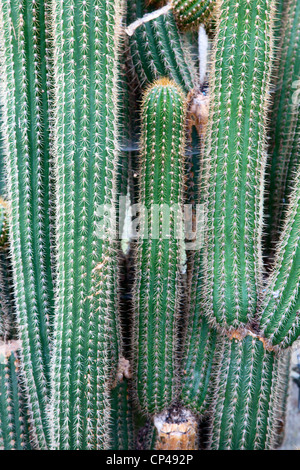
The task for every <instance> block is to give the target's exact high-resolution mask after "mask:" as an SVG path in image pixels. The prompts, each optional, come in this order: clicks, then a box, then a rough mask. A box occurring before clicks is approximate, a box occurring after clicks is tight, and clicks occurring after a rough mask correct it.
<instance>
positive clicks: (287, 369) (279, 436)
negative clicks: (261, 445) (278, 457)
mask: <svg viewBox="0 0 300 470" xmlns="http://www.w3.org/2000/svg"><path fill="white" fill-rule="evenodd" d="M278 377H279V378H280V380H279V384H278V386H280V387H281V391H282V393H281V394H280V396H279V401H278V409H279V414H278V430H277V432H276V441H275V447H276V448H278V447H279V446H281V445H282V443H283V441H284V437H285V431H286V415H287V407H288V398H289V390H290V382H291V350H290V349H287V350H285V351H283V352H282V353H281V355H280V363H279V369H278Z"/></svg>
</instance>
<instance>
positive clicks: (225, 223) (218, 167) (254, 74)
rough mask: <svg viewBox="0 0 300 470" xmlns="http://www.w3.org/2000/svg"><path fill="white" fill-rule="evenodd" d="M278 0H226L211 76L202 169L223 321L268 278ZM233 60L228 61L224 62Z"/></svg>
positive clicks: (211, 284)
mask: <svg viewBox="0 0 300 470" xmlns="http://www.w3.org/2000/svg"><path fill="white" fill-rule="evenodd" d="M273 10H274V3H273V2H269V1H261V0H259V1H249V2H248V3H247V8H246V9H245V8H244V5H242V4H241V3H237V2H234V1H228V0H225V1H223V2H221V4H220V9H219V12H218V15H219V16H218V24H217V32H216V38H215V43H214V57H213V70H212V72H211V76H212V78H211V83H210V117H209V124H208V131H207V136H206V151H205V161H204V174H205V175H206V176H205V183H204V184H205V188H204V190H205V191H206V201H207V214H208V216H207V217H208V220H207V242H206V243H205V258H204V276H203V277H204V279H205V282H204V286H203V296H202V298H203V302H202V303H203V309H204V310H205V312H207V315H209V318H210V321H211V322H212V323H213V324H215V325H221V326H222V327H226V326H227V327H238V326H239V325H241V324H246V323H247V322H248V321H249V319H250V318H251V316H252V315H253V313H254V312H255V309H256V304H257V292H258V291H259V290H260V288H261V284H262V258H261V232H262V199H263V194H262V189H263V178H264V167H265V160H266V145H265V124H266V111H267V102H268V92H269V79H270V67H271V57H272V42H273V40H272V21H273V14H274V13H273ZM225 63H226V64H227V65H226V66H225V65H224V64H225Z"/></svg>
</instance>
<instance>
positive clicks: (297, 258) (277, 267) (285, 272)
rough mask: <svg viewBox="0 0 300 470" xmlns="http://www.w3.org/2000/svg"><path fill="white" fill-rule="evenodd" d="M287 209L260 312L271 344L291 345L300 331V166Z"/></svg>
mask: <svg viewBox="0 0 300 470" xmlns="http://www.w3.org/2000/svg"><path fill="white" fill-rule="evenodd" d="M294 182H295V185H294V190H293V192H292V195H291V200H290V203H289V206H288V210H287V212H286V216H285V217H286V219H285V225H284V228H283V231H282V234H281V237H280V241H279V244H278V246H277V250H276V258H275V262H274V267H273V270H272V272H271V274H270V277H269V280H268V283H267V286H266V289H265V290H264V296H263V298H262V302H261V306H260V310H259V312H258V316H259V318H260V329H261V331H262V332H263V334H264V336H266V338H268V339H269V341H271V342H272V344H274V345H277V344H280V345H281V346H283V347H287V346H290V345H291V344H292V343H293V342H294V341H295V340H296V339H297V338H298V336H299V334H300V289H299V283H300V243H299V239H300V166H299V164H298V171H297V174H296V177H295V181H294Z"/></svg>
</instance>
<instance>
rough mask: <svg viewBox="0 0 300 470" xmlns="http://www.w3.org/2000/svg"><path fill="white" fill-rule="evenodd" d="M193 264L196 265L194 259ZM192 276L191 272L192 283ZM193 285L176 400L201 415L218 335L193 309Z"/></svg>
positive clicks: (209, 382)
mask: <svg viewBox="0 0 300 470" xmlns="http://www.w3.org/2000/svg"><path fill="white" fill-rule="evenodd" d="M195 261H196V262H197V259H195V260H194V262H195ZM196 275H197V272H196V270H195V272H194V275H193V278H194V283H195V278H196ZM194 283H192V289H191V296H192V299H191V305H193V307H194V308H193V309H190V311H189V315H190V320H189V324H188V330H187V334H186V344H185V350H184V353H183V358H184V360H183V364H182V371H183V376H182V390H181V396H180V398H181V401H182V403H183V405H184V406H185V407H186V408H188V409H189V410H192V411H194V412H195V413H196V414H203V413H204V412H205V411H207V410H208V407H209V398H210V391H211V390H210V389H211V372H212V365H213V359H214V353H215V349H216V345H217V342H218V340H219V335H218V333H217V332H216V331H215V330H214V329H211V328H210V327H209V325H208V323H207V320H206V319H205V317H203V315H201V313H200V312H199V310H197V308H195V307H196V306H197V305H199V303H198V302H197V300H196V299H193V297H194V296H196V295H197V294H196V292H195V291H196V289H195V287H196V286H195V285H194ZM198 297H199V294H198Z"/></svg>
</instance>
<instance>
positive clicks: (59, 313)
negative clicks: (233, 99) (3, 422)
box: [51, 0, 122, 449]
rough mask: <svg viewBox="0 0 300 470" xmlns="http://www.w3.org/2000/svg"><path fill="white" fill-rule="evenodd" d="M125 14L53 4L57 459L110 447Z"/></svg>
mask: <svg viewBox="0 0 300 470" xmlns="http://www.w3.org/2000/svg"><path fill="white" fill-rule="evenodd" d="M121 14H122V1H121V0H117V1H116V0H113V1H112V0H93V1H90V2H85V1H84V2H82V1H80V0H70V1H68V2H65V1H63V0H55V1H54V2H53V24H54V46H55V49H54V69H55V122H54V138H55V144H54V152H55V167H56V172H57V177H56V191H57V200H56V203H57V217H56V232H57V240H56V246H57V272H58V281H57V292H56V295H57V297H56V321H55V340H54V353H53V362H52V413H51V427H52V429H53V432H52V447H53V448H55V449H103V448H105V449H107V448H109V447H110V444H111V442H110V441H111V432H110V416H111V402H110V389H111V387H112V384H113V381H114V379H115V374H116V373H117V365H118V348H119V345H118V335H119V330H118V325H117V318H116V315H117V310H118V307H117V292H116V288H117V249H116V248H117V247H116V241H115V240H114V236H115V234H114V233H113V232H114V230H113V229H114V227H113V226H112V225H111V224H112V223H113V222H112V220H113V219H114V217H115V210H116V193H117V171H118V164H119V161H118V158H119V152H118V128H117V125H118V116H117V110H118V81H119V76H118V63H119V43H120V35H121V29H120V28H121ZM103 207H104V216H103V224H102V220H101V208H103ZM107 210H110V213H109V214H107V212H105V211H107ZM100 224H101V225H100ZM102 225H103V226H104V227H103V228H104V233H101V229H102Z"/></svg>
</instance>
